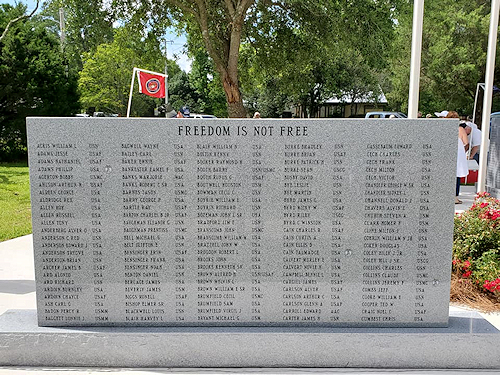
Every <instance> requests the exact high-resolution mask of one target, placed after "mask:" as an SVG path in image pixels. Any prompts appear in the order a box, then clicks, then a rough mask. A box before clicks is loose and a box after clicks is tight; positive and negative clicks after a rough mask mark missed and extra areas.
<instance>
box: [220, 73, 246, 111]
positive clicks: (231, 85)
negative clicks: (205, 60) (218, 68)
mask: <svg viewBox="0 0 500 375" xmlns="http://www.w3.org/2000/svg"><path fill="white" fill-rule="evenodd" d="M221 79H222V86H223V87H224V92H225V94H226V101H227V112H228V115H229V117H231V118H245V117H247V111H246V109H245V107H244V106H243V100H242V98H241V92H240V87H239V84H238V82H234V80H232V79H231V78H230V76H229V74H228V73H226V72H224V74H221Z"/></svg>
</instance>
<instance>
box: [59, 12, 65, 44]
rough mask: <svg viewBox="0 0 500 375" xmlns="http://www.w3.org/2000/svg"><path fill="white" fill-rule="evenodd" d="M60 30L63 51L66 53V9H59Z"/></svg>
mask: <svg viewBox="0 0 500 375" xmlns="http://www.w3.org/2000/svg"><path fill="white" fill-rule="evenodd" d="M59 29H60V30H61V51H62V52H64V44H65V43H66V25H65V22H64V8H59Z"/></svg>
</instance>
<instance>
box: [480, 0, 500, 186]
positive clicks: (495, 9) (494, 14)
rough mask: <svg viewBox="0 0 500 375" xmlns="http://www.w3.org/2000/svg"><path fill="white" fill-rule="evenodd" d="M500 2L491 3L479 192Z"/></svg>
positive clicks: (487, 144) (483, 174)
mask: <svg viewBox="0 0 500 375" xmlns="http://www.w3.org/2000/svg"><path fill="white" fill-rule="evenodd" d="M499 11H500V0H492V1H491V14H490V34H489V36H488V54H487V56H486V76H485V80H484V84H485V87H484V99H483V118H482V122H481V132H482V138H481V149H480V151H479V174H478V177H477V191H478V192H482V191H485V190H486V161H487V160H486V159H487V155H488V150H489V148H490V140H489V134H490V115H491V102H492V97H493V77H494V75H495V55H496V48H497V33H498V15H499Z"/></svg>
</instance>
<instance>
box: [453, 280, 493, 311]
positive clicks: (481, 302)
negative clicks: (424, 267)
mask: <svg viewBox="0 0 500 375" xmlns="http://www.w3.org/2000/svg"><path fill="white" fill-rule="evenodd" d="M450 301H451V302H455V303H457V304H460V305H465V306H467V307H470V308H473V309H475V310H478V311H480V312H483V313H492V312H500V296H499V295H497V296H495V295H493V293H489V292H488V291H485V290H484V289H483V288H481V287H479V286H477V285H475V284H474V283H471V282H470V280H467V279H463V278H461V277H460V276H457V275H456V274H452V276H451V292H450Z"/></svg>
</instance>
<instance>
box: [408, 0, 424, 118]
mask: <svg viewBox="0 0 500 375" xmlns="http://www.w3.org/2000/svg"><path fill="white" fill-rule="evenodd" d="M423 23H424V0H415V1H414V2H413V31H412V38H411V63H410V64H411V65H410V91H409V94H408V118H417V117H418V96H419V88H420V60H421V56H422V28H423Z"/></svg>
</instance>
